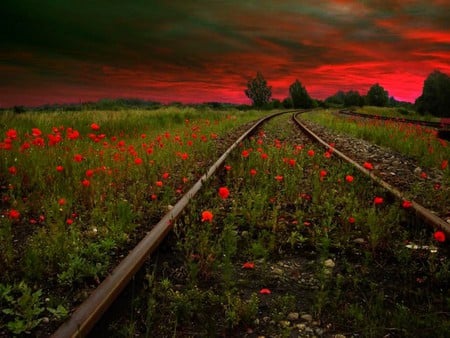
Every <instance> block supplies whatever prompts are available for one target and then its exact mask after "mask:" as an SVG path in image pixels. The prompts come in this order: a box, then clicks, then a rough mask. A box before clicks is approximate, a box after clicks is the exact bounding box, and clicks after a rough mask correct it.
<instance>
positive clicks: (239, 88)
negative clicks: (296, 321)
mask: <svg viewBox="0 0 450 338" xmlns="http://www.w3.org/2000/svg"><path fill="white" fill-rule="evenodd" d="M3 7H4V20H3V21H2V22H0V27H1V28H2V29H1V30H0V32H1V33H0V34H1V35H2V49H1V50H0V75H1V76H0V107H1V108H8V107H13V106H33V107H37V106H42V105H47V104H49V105H52V104H65V103H66V104H68V103H75V102H80V101H81V102H92V101H94V102H95V101H98V100H101V99H117V98H137V99H142V100H147V101H157V102H160V103H163V104H166V103H170V102H175V101H178V102H181V103H184V104H197V103H205V102H222V103H231V104H250V103H251V101H250V100H249V99H248V98H247V97H246V96H245V93H244V91H245V89H246V85H247V81H248V80H249V79H252V78H254V77H255V76H256V73H257V72H258V71H259V72H261V73H262V74H263V76H264V78H265V79H266V81H267V83H268V85H269V86H271V87H272V95H273V97H274V98H277V99H279V100H281V101H282V100H283V99H284V98H286V97H288V95H289V85H290V84H292V83H293V82H294V81H295V80H296V79H298V80H299V81H300V82H301V83H302V85H303V86H304V87H305V88H306V90H307V91H308V94H309V95H310V96H311V97H312V98H314V99H319V100H324V99H325V98H327V97H329V96H331V95H334V94H335V93H336V92H338V91H344V92H347V91H349V90H356V91H358V92H359V93H360V94H361V95H365V94H366V93H367V91H368V90H369V88H370V87H371V86H372V85H374V84H375V83H379V84H380V86H382V87H383V88H384V89H385V90H387V91H388V93H389V96H390V97H391V96H392V97H394V98H395V99H396V100H397V101H403V102H410V103H414V101H415V100H416V99H417V98H418V97H419V96H420V95H421V94H422V89H423V83H424V81H425V79H426V77H427V76H428V75H429V74H430V73H432V72H433V71H434V70H439V71H441V72H443V73H445V74H450V65H449V63H448V60H449V59H450V22H449V21H448V15H447V14H448V13H450V2H448V1H445V0H431V1H422V0H421V1H410V0H398V1H395V2H390V3H379V2H377V1H367V2H365V3H360V2H359V1H356V0H324V1H320V2H316V1H313V0H310V1H304V2H302V3H301V4H298V3H297V1H294V0H284V1H278V2H276V3H275V2H271V1H248V2H245V3H241V2H240V1H237V0H228V1H216V2H206V1H196V2H185V1H181V0H174V1H173V2H171V4H166V3H164V4H161V3H155V2H152V1H151V2H149V3H141V2H137V1H130V2H127V3H123V4H119V3H109V4H108V5H105V4H104V3H103V2H102V1H99V0H95V1H91V2H90V3H89V5H88V6H87V7H86V6H80V5H76V4H74V3H72V2H71V1H68V0H65V1H63V0H61V1H58V2H54V1H51V0H43V1H41V2H40V3H39V5H36V4H35V3H34V2H33V1H30V0H24V1H21V2H15V1H13V0H6V1H5V4H4V6H3ZM100 12H101V13H102V15H101V16H99V15H98V13H100Z"/></svg>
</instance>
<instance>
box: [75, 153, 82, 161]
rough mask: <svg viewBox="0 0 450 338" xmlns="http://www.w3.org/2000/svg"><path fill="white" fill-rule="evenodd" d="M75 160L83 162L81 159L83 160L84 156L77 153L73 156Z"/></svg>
mask: <svg viewBox="0 0 450 338" xmlns="http://www.w3.org/2000/svg"><path fill="white" fill-rule="evenodd" d="M73 160H74V161H75V162H81V161H83V156H82V155H80V154H75V155H74V156H73Z"/></svg>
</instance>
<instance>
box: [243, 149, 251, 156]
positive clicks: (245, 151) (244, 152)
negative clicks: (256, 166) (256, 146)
mask: <svg viewBox="0 0 450 338" xmlns="http://www.w3.org/2000/svg"><path fill="white" fill-rule="evenodd" d="M241 155H242V157H248V155H250V153H249V152H248V150H243V151H242V154H241Z"/></svg>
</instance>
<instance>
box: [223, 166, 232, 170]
mask: <svg viewBox="0 0 450 338" xmlns="http://www.w3.org/2000/svg"><path fill="white" fill-rule="evenodd" d="M223 167H224V168H225V170H226V171H230V170H231V165H224V166H223Z"/></svg>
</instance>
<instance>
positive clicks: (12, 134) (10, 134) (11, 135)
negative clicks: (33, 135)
mask: <svg viewBox="0 0 450 338" xmlns="http://www.w3.org/2000/svg"><path fill="white" fill-rule="evenodd" d="M6 137H7V138H9V139H11V140H15V139H16V138H17V130H15V129H9V130H7V131H6Z"/></svg>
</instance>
